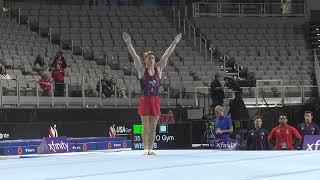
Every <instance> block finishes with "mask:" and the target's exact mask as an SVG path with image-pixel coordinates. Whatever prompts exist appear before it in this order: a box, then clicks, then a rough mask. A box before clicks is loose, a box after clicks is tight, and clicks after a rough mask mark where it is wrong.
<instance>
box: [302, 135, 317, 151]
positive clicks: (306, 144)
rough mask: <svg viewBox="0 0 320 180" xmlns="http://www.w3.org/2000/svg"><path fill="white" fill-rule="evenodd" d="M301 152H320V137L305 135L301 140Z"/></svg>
mask: <svg viewBox="0 0 320 180" xmlns="http://www.w3.org/2000/svg"><path fill="white" fill-rule="evenodd" d="M303 150H306V151H318V150H320V135H305V136H304V140H303Z"/></svg>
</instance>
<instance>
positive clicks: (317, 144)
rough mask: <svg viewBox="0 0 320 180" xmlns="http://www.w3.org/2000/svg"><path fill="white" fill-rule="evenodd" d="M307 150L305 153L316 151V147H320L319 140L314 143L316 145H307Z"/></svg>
mask: <svg viewBox="0 0 320 180" xmlns="http://www.w3.org/2000/svg"><path fill="white" fill-rule="evenodd" d="M307 146H308V149H307V151H317V150H318V147H319V146H320V140H318V141H316V143H313V144H307Z"/></svg>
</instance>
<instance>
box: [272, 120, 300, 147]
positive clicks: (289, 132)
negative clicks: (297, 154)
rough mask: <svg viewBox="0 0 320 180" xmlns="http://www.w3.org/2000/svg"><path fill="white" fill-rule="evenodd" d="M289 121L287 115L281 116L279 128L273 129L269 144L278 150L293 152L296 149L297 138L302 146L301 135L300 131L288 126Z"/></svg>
mask: <svg viewBox="0 0 320 180" xmlns="http://www.w3.org/2000/svg"><path fill="white" fill-rule="evenodd" d="M287 122H288V119H287V116H286V115H283V114H282V115H280V118H279V126H277V127H275V128H273V129H272V131H271V133H270V134H269V136H268V140H269V142H270V143H271V144H272V145H273V146H274V149H276V150H293V149H295V138H296V139H297V140H298V141H299V142H298V145H300V144H301V135H300V133H299V131H298V130H297V129H296V128H294V127H292V126H290V125H288V124H287Z"/></svg>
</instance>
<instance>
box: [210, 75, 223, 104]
mask: <svg viewBox="0 0 320 180" xmlns="http://www.w3.org/2000/svg"><path fill="white" fill-rule="evenodd" d="M221 81H222V76H221V75H220V74H216V75H215V76H214V80H213V81H212V82H211V84H210V96H211V100H212V107H213V108H214V107H216V106H218V105H220V106H223V99H224V91H223V86H222V84H221Z"/></svg>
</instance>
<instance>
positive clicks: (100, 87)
mask: <svg viewBox="0 0 320 180" xmlns="http://www.w3.org/2000/svg"><path fill="white" fill-rule="evenodd" d="M99 83H100V85H99V100H100V107H102V106H103V104H102V82H101V77H99Z"/></svg>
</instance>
